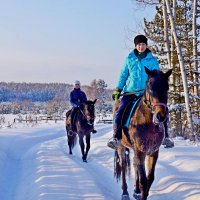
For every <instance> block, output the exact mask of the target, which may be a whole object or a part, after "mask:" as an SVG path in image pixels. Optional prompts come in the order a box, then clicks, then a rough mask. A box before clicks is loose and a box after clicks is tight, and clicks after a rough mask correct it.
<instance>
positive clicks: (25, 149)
mask: <svg viewBox="0 0 200 200" xmlns="http://www.w3.org/2000/svg"><path fill="white" fill-rule="evenodd" d="M97 130H98V133H97V134H95V135H92V139H91V149H90V152H89V156H88V163H83V162H82V160H81V156H80V150H79V146H78V145H76V147H75V149H74V150H73V155H69V154H68V147H67V140H66V133H65V129H64V124H63V123H61V122H60V123H57V124H49V125H48V124H45V125H40V126H38V127H23V128H16V129H1V130H0V171H1V174H0V200H55V199H56V200H118V199H120V196H121V185H120V183H117V182H116V181H115V180H114V177H113V151H112V150H111V149H109V148H107V147H106V142H107V140H108V139H109V137H111V135H112V133H111V130H112V127H111V125H98V126H97ZM175 144H176V146H175V148H173V149H164V148H163V147H161V152H160V158H159V161H158V164H157V166H156V179H155V182H154V183H153V186H152V189H151V192H150V196H149V199H150V200H158V199H159V200H167V199H170V200H173V199H174V200H182V199H187V200H199V199H200V165H199V160H200V147H194V146H191V145H189V144H188V143H186V142H185V141H180V140H177V141H175ZM128 184H129V193H130V196H131V199H133V197H132V193H133V192H132V191H133V188H132V187H133V177H131V179H130V180H128Z"/></svg>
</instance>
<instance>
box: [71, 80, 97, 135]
mask: <svg viewBox="0 0 200 200" xmlns="http://www.w3.org/2000/svg"><path fill="white" fill-rule="evenodd" d="M80 85H81V84H80V81H78V80H77V81H75V83H74V89H73V90H72V91H71V93H70V103H71V105H72V111H71V123H70V125H71V131H72V132H75V127H74V126H75V124H74V122H75V119H74V118H75V114H76V112H77V111H78V110H79V106H80V105H81V104H82V103H85V102H86V101H87V97H86V94H85V92H83V91H82V90H81V88H80ZM92 133H96V130H94V129H93V131H92Z"/></svg>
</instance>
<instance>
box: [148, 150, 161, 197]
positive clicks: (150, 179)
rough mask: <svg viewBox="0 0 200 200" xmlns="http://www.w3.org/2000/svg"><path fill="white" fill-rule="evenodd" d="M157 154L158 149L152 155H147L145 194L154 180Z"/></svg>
mask: <svg viewBox="0 0 200 200" xmlns="http://www.w3.org/2000/svg"><path fill="white" fill-rule="evenodd" d="M158 154H159V151H156V152H155V153H154V154H153V155H151V156H147V167H148V174H147V180H148V186H147V195H148V194H149V190H150V187H151V185H152V183H153V181H154V174H155V173H154V172H155V167H156V162H157V160H158Z"/></svg>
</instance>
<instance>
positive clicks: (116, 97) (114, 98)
mask: <svg viewBox="0 0 200 200" xmlns="http://www.w3.org/2000/svg"><path fill="white" fill-rule="evenodd" d="M120 94H121V91H120V90H115V91H114V92H113V93H112V99H113V100H114V101H116V100H118V99H119V97H120Z"/></svg>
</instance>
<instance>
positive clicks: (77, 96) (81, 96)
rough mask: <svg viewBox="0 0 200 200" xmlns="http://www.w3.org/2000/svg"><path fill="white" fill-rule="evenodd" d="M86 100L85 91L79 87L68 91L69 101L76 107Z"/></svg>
mask: <svg viewBox="0 0 200 200" xmlns="http://www.w3.org/2000/svg"><path fill="white" fill-rule="evenodd" d="M86 101H87V97H86V94H85V92H83V91H81V89H80V88H79V89H76V88H74V90H72V91H71V93H70V103H71V105H72V106H73V107H78V106H80V104H82V103H84V102H86Z"/></svg>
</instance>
